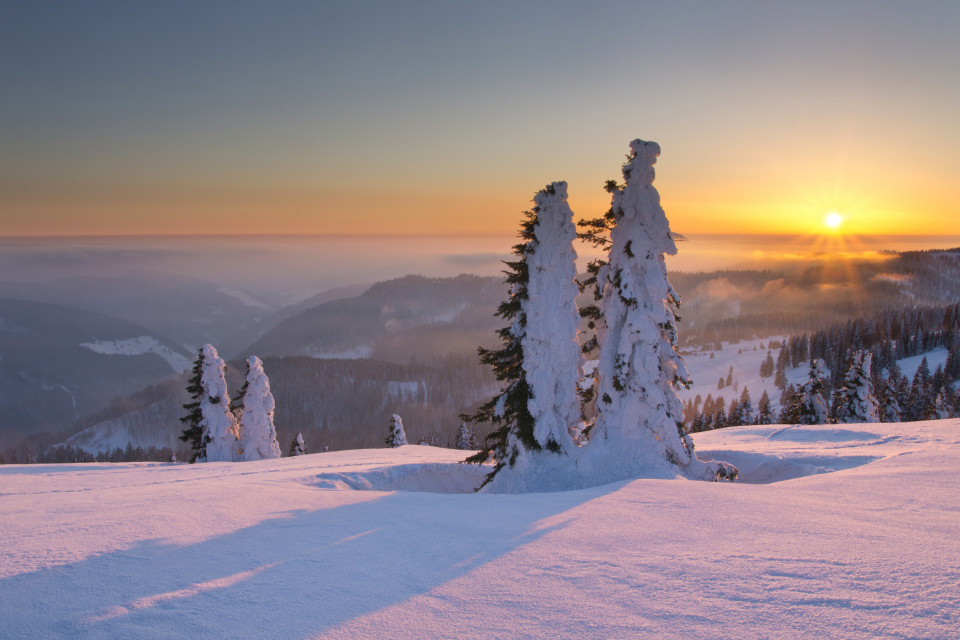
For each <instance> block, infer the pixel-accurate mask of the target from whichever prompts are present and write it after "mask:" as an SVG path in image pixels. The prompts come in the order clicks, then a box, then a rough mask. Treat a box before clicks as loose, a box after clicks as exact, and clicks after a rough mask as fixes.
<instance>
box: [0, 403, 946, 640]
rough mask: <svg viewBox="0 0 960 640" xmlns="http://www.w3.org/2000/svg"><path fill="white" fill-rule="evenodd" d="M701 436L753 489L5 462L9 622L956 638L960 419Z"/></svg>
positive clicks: (194, 632)
mask: <svg viewBox="0 0 960 640" xmlns="http://www.w3.org/2000/svg"><path fill="white" fill-rule="evenodd" d="M696 442H697V445H698V451H699V453H700V455H701V456H702V457H704V458H712V457H714V456H716V457H717V458H720V459H724V460H730V461H733V462H735V463H737V464H738V465H740V467H741V471H742V478H744V479H745V480H746V482H737V483H733V484H728V483H719V484H717V483H708V482H693V481H686V480H650V479H647V480H643V479H640V480H634V481H631V482H620V483H616V484H612V485H607V486H602V487H596V488H593V489H588V490H582V491H573V492H557V493H551V494H528V495H477V494H473V493H469V490H470V488H471V487H472V486H474V484H475V483H476V482H477V481H478V480H479V476H478V469H477V468H476V467H472V466H471V467H468V466H463V465H457V464H455V461H456V460H458V459H460V457H461V456H462V455H463V452H457V451H449V450H445V449H435V448H430V447H419V446H406V447H401V448H399V449H394V450H387V449H376V450H358V451H343V452H336V453H326V454H316V455H308V456H304V457H300V458H284V459H280V460H270V461H260V462H247V463H208V464H202V465H192V466H188V465H164V464H148V463H142V464H137V463H131V464H118V465H97V464H91V465H32V466H6V467H0V539H2V540H4V541H5V542H4V545H2V547H0V602H2V603H3V606H2V607H0V629H2V630H3V631H2V634H3V635H4V636H5V637H11V638H50V637H70V638H120V637H137V638H160V637H186V636H191V637H210V638H214V637H216V638H265V637H269V638H441V637H442V638H517V637H537V638H639V637H650V638H677V639H680V638H683V639H684V640H687V639H689V638H720V637H723V638H845V639H849V638H880V637H899V638H931V639H933V638H938V639H939V638H950V637H956V630H957V628H958V626H960V589H958V587H957V585H958V584H960V561H958V558H960V538H958V536H957V535H956V533H957V526H958V519H957V517H958V509H960V502H958V500H960V499H958V496H960V420H942V421H931V422H917V423H903V424H900V423H897V424H865V425H845V426H844V427H842V428H840V427H837V426H829V425H828V426H815V427H795V426H782V425H773V426H767V427H744V428H730V429H723V430H720V431H714V432H709V433H704V434H697V435H696ZM751 480H752V481H753V483H751V482H750V481H751ZM758 483H762V484H758ZM358 489H367V490H358ZM441 490H443V491H448V492H449V491H462V492H465V493H459V494H457V493H453V494H451V493H446V494H441V493H434V492H433V491H437V492H439V491H441Z"/></svg>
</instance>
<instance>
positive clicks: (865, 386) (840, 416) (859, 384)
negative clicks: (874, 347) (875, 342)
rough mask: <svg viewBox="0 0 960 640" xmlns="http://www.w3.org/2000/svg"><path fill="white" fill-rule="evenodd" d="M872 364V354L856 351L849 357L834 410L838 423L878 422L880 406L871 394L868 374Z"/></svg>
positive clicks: (870, 381)
mask: <svg viewBox="0 0 960 640" xmlns="http://www.w3.org/2000/svg"><path fill="white" fill-rule="evenodd" d="M872 363H873V354H872V353H870V352H869V351H868V352H866V353H864V352H863V351H859V350H858V351H855V352H854V353H853V355H852V356H851V358H850V364H849V366H848V367H847V372H846V374H844V376H843V386H842V387H841V388H840V389H839V391H838V393H837V402H836V406H835V408H834V416H835V417H836V420H837V422H838V423H841V424H850V423H856V422H880V404H879V403H878V402H877V398H876V396H875V395H874V394H873V379H872V377H871V373H870V369H871V366H872Z"/></svg>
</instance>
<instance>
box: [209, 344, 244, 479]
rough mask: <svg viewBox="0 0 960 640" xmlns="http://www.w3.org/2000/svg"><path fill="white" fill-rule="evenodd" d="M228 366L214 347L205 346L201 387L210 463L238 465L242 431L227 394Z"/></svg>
mask: <svg viewBox="0 0 960 640" xmlns="http://www.w3.org/2000/svg"><path fill="white" fill-rule="evenodd" d="M225 369H226V365H225V364H224V363H223V359H221V358H220V354H218V353H217V350H216V349H215V348H214V347H213V345H210V344H205V345H203V375H202V385H203V389H204V396H203V399H202V400H201V402H200V410H201V412H202V413H203V427H204V431H205V433H206V434H207V437H208V438H209V439H208V440H207V460H208V461H209V462H230V461H233V462H236V461H238V460H240V456H239V454H238V440H239V428H238V425H237V419H236V417H235V416H234V415H233V412H231V411H230V396H229V395H228V394H227V381H226V379H225V378H224V370H225Z"/></svg>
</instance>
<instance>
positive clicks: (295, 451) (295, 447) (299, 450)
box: [290, 433, 307, 456]
mask: <svg viewBox="0 0 960 640" xmlns="http://www.w3.org/2000/svg"><path fill="white" fill-rule="evenodd" d="M290 455H291V456H305V455H307V445H306V444H305V443H304V441H303V434H302V433H298V434H297V437H296V438H294V439H293V441H292V442H291V443H290Z"/></svg>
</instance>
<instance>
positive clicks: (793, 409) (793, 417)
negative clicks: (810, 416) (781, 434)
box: [777, 384, 803, 424]
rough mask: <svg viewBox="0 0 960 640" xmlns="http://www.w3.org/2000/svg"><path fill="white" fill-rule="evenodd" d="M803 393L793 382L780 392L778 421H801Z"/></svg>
mask: <svg viewBox="0 0 960 640" xmlns="http://www.w3.org/2000/svg"><path fill="white" fill-rule="evenodd" d="M802 400H803V393H802V392H801V391H798V390H797V388H796V387H794V386H793V385H792V384H788V385H787V386H786V388H784V390H783V393H782V394H780V413H779V415H777V422H779V423H781V424H798V423H799V422H800V402H801V401H802Z"/></svg>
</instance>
